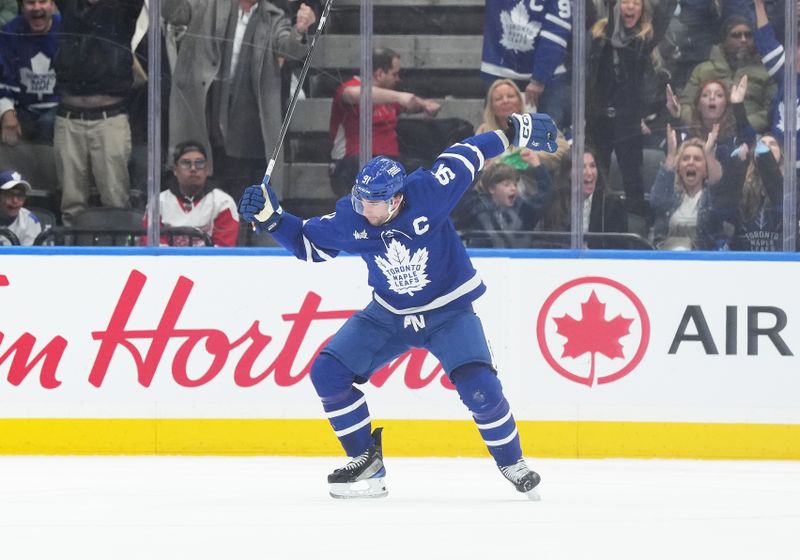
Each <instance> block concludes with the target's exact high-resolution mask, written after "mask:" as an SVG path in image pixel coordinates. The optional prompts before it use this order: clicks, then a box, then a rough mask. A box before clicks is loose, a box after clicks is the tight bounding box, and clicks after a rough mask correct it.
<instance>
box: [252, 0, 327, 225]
mask: <svg viewBox="0 0 800 560" xmlns="http://www.w3.org/2000/svg"><path fill="white" fill-rule="evenodd" d="M332 3H333V0H326V1H325V7H324V8H322V16H320V18H319V25H318V26H317V31H316V33H314V36H313V37H312V38H311V46H310V47H309V49H308V56H306V59H305V61H304V62H303V68H302V69H301V70H300V77H299V78H298V80H297V87H296V88H295V90H294V94H293V95H292V99H291V101H290V102H289V107H288V109H286V115H285V116H284V117H283V123H281V130H280V132H279V133H278V141H277V143H276V144H275V147H274V148H273V149H272V156H271V157H270V158H269V163H268V164H267V170H266V171H265V172H264V179H262V180H261V188H262V190H263V191H264V198H265V199H267V201H269V197H268V196H267V184H268V183H269V178H270V176H271V175H272V169H273V168H274V167H275V162H276V161H277V159H278V154H279V153H280V151H281V147H282V146H283V139H284V138H285V137H286V132H287V131H288V130H289V122H290V121H291V120H292V115H293V114H294V108H295V106H296V105H297V99H298V98H299V96H300V90H301V89H302V86H303V82H304V81H305V79H306V74H308V69H309V68H310V67H311V59H312V57H313V56H314V49H315V48H316V46H317V39H319V36H320V35H322V31H323V29H324V28H325V22H326V21H328V14H329V13H330V11H331V4H332ZM271 213H272V212H271V210H270V209H269V208H265V209H264V210H262V211H261V212H259V213H258V214H256V219H258V220H259V221H265V220H266V219H267V218H269V216H270V214H271Z"/></svg>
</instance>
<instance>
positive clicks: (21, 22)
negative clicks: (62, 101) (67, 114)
mask: <svg viewBox="0 0 800 560" xmlns="http://www.w3.org/2000/svg"><path fill="white" fill-rule="evenodd" d="M60 29H61V15H59V14H53V25H52V27H51V28H50V31H48V32H47V33H41V34H38V33H31V31H30V28H29V27H28V23H27V22H26V21H25V18H24V17H22V16H21V15H20V16H17V17H15V18H14V19H12V20H11V21H9V22H8V23H7V24H6V25H5V26H3V29H2V32H0V114H2V113H5V112H6V111H7V110H9V109H13V108H14V107H16V106H21V107H25V108H26V109H29V110H32V111H46V110H48V109H51V108H53V107H55V106H56V105H57V104H58V95H57V94H56V93H55V86H56V71H55V66H54V60H55V56H56V49H57V47H58V33H59V31H60Z"/></svg>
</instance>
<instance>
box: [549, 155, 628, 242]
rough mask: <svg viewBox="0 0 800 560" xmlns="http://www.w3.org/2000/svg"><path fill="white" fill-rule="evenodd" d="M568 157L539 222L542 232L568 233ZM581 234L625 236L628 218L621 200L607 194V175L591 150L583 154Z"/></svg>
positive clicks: (569, 193) (569, 206)
mask: <svg viewBox="0 0 800 560" xmlns="http://www.w3.org/2000/svg"><path fill="white" fill-rule="evenodd" d="M571 165H572V163H571V158H569V157H567V158H564V159H563V160H562V162H561V173H560V180H559V184H558V190H557V193H556V200H555V201H553V204H552V205H551V206H550V209H549V210H548V212H547V213H546V214H545V217H544V219H543V220H542V229H543V230H544V231H570V221H571V212H572V181H571V180H570V177H571V174H570V170H571ZM581 195H582V196H581V200H582V202H583V205H584V207H583V232H584V233H590V232H592V233H595V232H596V233H603V232H614V233H627V232H628V215H627V212H626V211H625V207H624V205H623V202H622V200H621V199H620V198H619V197H617V196H615V195H613V194H611V193H608V192H607V191H606V175H605V173H604V172H603V170H602V169H601V168H600V167H599V166H598V165H597V153H596V151H595V150H594V148H592V147H589V146H587V147H585V148H584V152H583V176H582V182H581Z"/></svg>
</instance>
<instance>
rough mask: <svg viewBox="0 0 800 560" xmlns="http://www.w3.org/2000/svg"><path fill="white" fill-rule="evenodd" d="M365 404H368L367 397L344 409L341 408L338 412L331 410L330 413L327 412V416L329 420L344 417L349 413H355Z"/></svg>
mask: <svg viewBox="0 0 800 560" xmlns="http://www.w3.org/2000/svg"><path fill="white" fill-rule="evenodd" d="M365 402H367V396H366V395H364V396H363V397H361V398H360V399H358V400H357V401H356V402H354V403H353V404H350V405H347V406H345V407H344V408H339V409H337V410H331V411H330V412H326V413H325V416H327V417H328V418H336V417H337V416H344V415H345V414H347V413H348V412H352V411H354V410H355V409H357V408H358V407H359V406H361V405H362V404H364V403H365Z"/></svg>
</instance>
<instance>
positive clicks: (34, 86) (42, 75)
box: [19, 53, 56, 100]
mask: <svg viewBox="0 0 800 560" xmlns="http://www.w3.org/2000/svg"><path fill="white" fill-rule="evenodd" d="M19 81H20V83H21V84H22V85H23V86H25V89H26V90H27V92H28V93H29V94H31V95H38V96H39V100H41V99H42V98H43V97H44V96H45V95H52V93H53V90H54V89H55V86H56V72H55V70H53V69H51V68H50V57H48V56H47V55H45V54H44V53H38V54H37V55H36V56H34V57H33V58H31V67H30V68H21V69H20V71H19Z"/></svg>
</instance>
